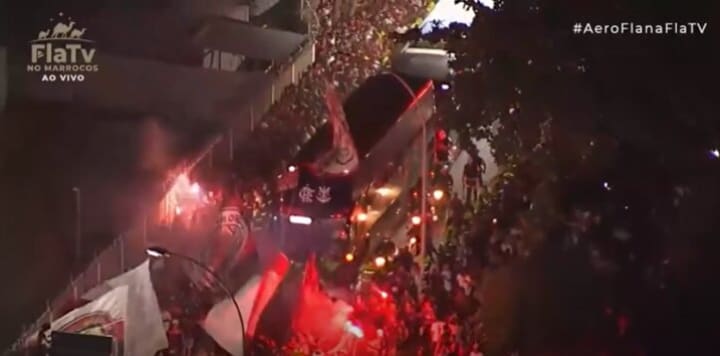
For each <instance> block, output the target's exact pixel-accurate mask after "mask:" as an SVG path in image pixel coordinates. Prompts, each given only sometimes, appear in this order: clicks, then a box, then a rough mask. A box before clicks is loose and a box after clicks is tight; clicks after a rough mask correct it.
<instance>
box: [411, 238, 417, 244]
mask: <svg viewBox="0 0 720 356" xmlns="http://www.w3.org/2000/svg"><path fill="white" fill-rule="evenodd" d="M416 243H417V238H415V237H411V238H410V244H411V245H414V244H416Z"/></svg>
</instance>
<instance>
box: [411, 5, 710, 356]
mask: <svg viewBox="0 0 720 356" xmlns="http://www.w3.org/2000/svg"><path fill="white" fill-rule="evenodd" d="M458 2H464V3H465V4H467V5H468V6H471V7H472V8H474V9H475V11H476V18H475V20H474V22H473V24H472V25H471V26H470V27H469V28H464V27H463V26H454V27H452V28H451V29H449V30H441V31H436V32H434V33H432V34H430V35H428V36H427V37H426V38H425V39H426V40H429V41H440V40H444V41H446V49H447V50H448V51H449V52H451V53H453V54H454V55H455V57H456V58H457V59H456V61H455V62H454V63H453V66H454V69H455V71H456V73H457V75H456V77H455V79H454V83H453V87H452V93H451V94H450V95H446V96H439V100H440V101H441V102H439V103H438V107H439V110H440V111H441V113H442V114H443V116H444V117H445V118H446V121H447V125H448V126H449V127H450V128H452V129H456V130H458V131H460V133H461V135H462V139H461V143H462V144H464V145H465V146H466V147H467V146H468V145H469V142H470V138H487V139H489V140H490V142H491V145H492V148H493V150H494V152H493V153H494V155H495V158H496V160H497V161H498V162H499V163H500V164H501V165H503V166H505V167H506V168H507V169H508V170H509V171H510V172H511V174H508V175H507V179H504V180H502V183H501V184H499V185H498V189H496V192H497V196H496V197H495V198H494V199H492V200H491V201H492V204H489V205H488V206H486V207H485V208H484V209H483V210H482V211H481V212H480V216H478V218H477V221H478V224H480V225H482V224H485V225H487V224H492V223H489V222H490V221H492V219H493V218H497V219H499V220H500V221H501V222H504V223H505V224H506V226H503V227H504V228H506V229H509V228H511V227H518V226H520V225H521V224H522V226H521V228H522V230H523V231H524V235H525V236H526V237H527V236H532V238H531V239H529V240H530V241H529V242H528V243H529V244H530V245H532V246H534V250H535V251H538V252H537V253H535V254H534V257H532V258H531V262H529V263H528V265H534V266H535V267H540V268H541V274H542V273H544V276H542V278H540V280H547V279H548V278H550V277H551V276H549V275H548V273H550V271H554V270H555V269H553V268H551V267H550V266H557V264H558V263H570V262H568V261H564V262H563V261H562V259H558V258H554V261H550V260H551V259H548V260H547V261H546V263H545V264H543V263H541V262H542V260H541V259H542V256H555V253H554V252H552V251H554V250H553V249H555V248H557V249H561V248H562V244H560V243H554V241H555V240H559V239H561V238H562V237H563V236H570V235H572V234H575V233H579V235H581V240H580V242H579V245H578V246H580V247H576V248H575V249H571V250H569V251H570V252H568V254H570V255H572V256H574V257H571V258H570V257H569V258H568V260H570V259H576V257H578V256H580V257H583V258H584V259H586V260H587V261H589V262H591V264H592V265H593V266H594V269H592V271H593V272H592V273H593V275H582V274H578V275H576V276H569V275H568V276H567V277H566V278H575V280H577V279H582V278H593V279H594V278H602V280H603V281H604V282H603V283H602V285H598V286H596V287H595V288H596V290H594V291H593V292H594V293H595V295H600V296H601V298H595V299H597V303H601V301H602V303H605V304H609V305H612V306H615V307H619V308H624V309H626V310H627V313H628V314H630V316H631V318H632V320H633V321H634V323H633V325H634V329H635V330H636V331H637V334H636V338H635V342H637V343H641V344H643V345H644V346H645V347H646V349H648V350H653V347H660V346H661V345H662V346H663V347H666V350H678V351H680V350H682V351H683V353H688V347H699V345H704V343H702V342H701V343H698V342H697V341H707V339H705V340H702V339H700V338H701V337H702V336H704V335H705V334H703V333H702V332H703V331H705V330H706V329H703V328H701V327H700V326H702V325H699V324H691V325H687V322H684V323H683V322H681V320H687V319H680V316H679V315H680V314H675V313H671V312H668V311H669V310H672V309H673V308H672V307H671V305H675V306H676V308H678V309H680V310H682V313H685V314H686V315H688V316H690V315H691V316H693V317H695V316H698V315H699V314H698V313H699V312H700V311H702V310H703V309H704V308H707V307H708V306H710V305H711V304H706V303H705V302H706V301H707V300H706V299H704V298H705V297H704V294H703V292H702V291H703V290H707V288H709V286H710V285H711V284H709V282H710V281H711V280H712V279H713V278H712V272H711V271H712V270H713V269H714V268H715V267H716V266H715V264H716V263H715V262H714V261H715V260H717V259H715V258H713V257H712V256H713V252H712V251H713V250H714V249H713V248H714V247H717V245H718V243H717V239H713V238H712V236H717V232H718V231H719V230H720V225H718V223H717V221H716V219H713V218H712V214H713V211H717V209H718V207H720V191H719V190H718V188H717V183H713V182H717V181H719V178H720V160H718V159H717V157H716V151H712V150H714V149H718V147H719V146H720V124H719V123H720V120H717V119H716V110H714V108H713V107H712V105H711V104H712V101H711V100H712V95H710V93H712V92H713V91H714V87H715V83H714V82H713V80H712V79H711V78H712V75H711V74H713V73H716V69H715V68H714V65H713V63H716V56H717V54H716V53H710V52H709V51H708V50H709V49H710V48H712V44H713V43H718V42H717V39H716V38H715V37H714V36H715V35H713V34H710V33H707V32H706V34H705V35H699V34H696V35H693V36H690V35H686V36H672V35H642V36H641V35H629V34H626V35H619V34H618V35H612V34H606V35H598V34H589V33H586V34H573V31H572V30H573V26H574V24H575V23H578V22H589V23H594V24H614V23H618V21H622V20H619V19H630V18H631V19H633V21H634V22H635V23H636V24H659V23H661V24H664V22H665V21H667V19H672V21H678V22H682V21H686V20H689V21H701V22H702V21H707V20H708V18H707V14H712V13H713V11H712V8H711V6H712V5H711V4H702V3H699V2H698V3H683V4H682V5H679V4H676V3H670V2H649V1H625V2H623V1H615V0H611V1H609V2H608V1H603V2H600V1H584V2H577V1H569V0H567V1H547V0H502V1H496V7H495V9H493V10H491V9H488V8H486V7H484V6H482V5H479V4H478V3H477V2H476V1H472V0H466V1H458ZM493 126H494V129H491V127H493ZM581 212H589V215H587V216H585V215H583V213H581ZM583 216H585V217H583ZM585 220H587V221H585ZM583 224H589V225H590V227H580V228H578V227H577V226H582V225H583ZM476 230H477V231H481V232H482V231H486V232H485V233H486V234H487V233H489V232H488V231H491V230H492V229H487V228H477V229H476ZM480 234H481V235H482V233H480ZM479 238H483V239H485V238H487V236H479ZM547 249H550V250H551V251H550V252H541V251H546V250H547ZM537 256H540V257H537ZM533 259H535V260H533ZM538 259H539V260H538ZM577 263H580V262H577ZM542 268H545V271H544V272H542ZM514 278H530V276H529V275H528V274H527V273H524V272H522V269H521V271H520V272H518V274H516V275H514ZM530 279H531V278H530ZM530 279H528V280H530ZM562 284H563V283H559V284H555V287H552V288H560V287H561V285H562ZM569 284H572V283H569ZM538 288H540V289H542V287H538ZM540 291H541V292H543V293H544V294H545V295H546V296H545V297H544V298H547V299H548V300H549V299H552V298H555V297H557V294H559V293H561V292H560V291H557V293H556V294H555V295H553V292H552V291H545V290H540ZM528 294H529V295H531V294H533V293H530V292H528ZM588 298H589V297H588ZM588 298H585V299H586V300H588ZM590 299H592V298H590ZM597 303H596V304H597ZM593 305H595V304H593ZM598 306H599V304H598ZM531 309H532V308H531ZM523 310H524V313H522V315H521V316H522V317H525V318H529V317H531V316H532V315H533V314H538V313H534V312H533V311H531V310H527V309H523ZM552 317H553V316H547V318H548V319H543V320H544V321H545V323H538V325H539V324H543V325H549V324H552V320H551V319H550V318H552ZM554 317H557V315H555V316H554ZM541 318H542V317H541ZM568 322H571V321H568ZM523 323H524V325H530V324H533V323H532V322H528V321H527V320H525V321H524V322H523ZM679 325H682V327H683V330H682V332H681V331H680V330H678V329H679ZM548 329H552V328H548ZM560 329H563V330H562V331H560ZM526 331H527V330H526ZM538 331H539V330H538V329H535V330H533V331H531V332H538ZM542 331H543V332H547V333H548V334H552V333H553V332H556V331H557V333H565V334H563V335H564V336H566V339H570V338H568V337H567V336H569V335H574V336H579V335H580V334H581V333H585V332H590V333H599V331H598V330H595V329H593V328H592V327H591V326H587V327H585V326H583V327H577V328H572V327H570V328H558V330H542ZM671 331H674V332H675V334H674V337H673V338H670V337H668V336H669V335H670V334H669V333H670V332H671ZM557 333H556V334H557ZM568 333H569V334H568ZM573 333H574V334H573ZM516 334H517V333H516ZM520 334H522V333H520ZM520 334H517V335H520ZM517 335H516V336H517ZM518 338H520V339H523V338H522V337H521V336H518ZM520 339H518V341H517V342H518V343H521V344H522V343H523V341H522V340H520ZM525 339H527V338H525ZM561 339H562V338H561ZM680 345H683V346H682V347H683V348H679V347H680ZM564 346H568V345H564ZM526 347H527V348H530V349H533V350H537V349H542V348H543V347H545V348H551V346H549V345H542V343H541V344H535V345H528V344H526ZM552 347H561V346H558V345H554V346H552Z"/></svg>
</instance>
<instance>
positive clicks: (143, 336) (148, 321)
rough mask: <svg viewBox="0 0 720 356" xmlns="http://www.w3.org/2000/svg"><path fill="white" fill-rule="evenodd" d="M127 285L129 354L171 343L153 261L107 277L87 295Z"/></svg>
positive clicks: (148, 353) (155, 348) (139, 353)
mask: <svg viewBox="0 0 720 356" xmlns="http://www.w3.org/2000/svg"><path fill="white" fill-rule="evenodd" d="M121 286H126V287H127V288H128V308H127V319H126V325H127V333H126V337H125V355H129V356H130V355H154V354H155V353H156V352H157V351H160V350H163V349H166V348H167V347H168V340H167V334H166V333H165V328H164V327H163V322H162V313H161V311H160V304H159V303H158V300H157V295H156V294H155V289H154V288H153V285H152V281H151V280H150V261H149V260H146V261H145V262H143V263H142V264H140V265H139V266H137V267H135V268H134V269H132V270H130V271H129V272H127V273H125V274H122V275H120V276H118V277H115V278H113V279H110V280H108V281H105V282H104V283H103V284H101V285H100V286H98V287H96V288H94V289H92V290H90V292H88V293H87V294H85V296H83V297H84V298H85V299H94V298H93V297H94V296H95V295H97V294H99V293H102V292H103V291H107V290H110V289H113V288H117V287H121Z"/></svg>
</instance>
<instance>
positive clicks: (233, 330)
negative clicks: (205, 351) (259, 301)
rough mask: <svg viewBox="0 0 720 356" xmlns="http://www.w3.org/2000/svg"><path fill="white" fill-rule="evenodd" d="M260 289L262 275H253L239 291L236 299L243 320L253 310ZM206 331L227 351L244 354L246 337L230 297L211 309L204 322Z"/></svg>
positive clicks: (238, 354) (233, 353) (239, 354)
mask: <svg viewBox="0 0 720 356" xmlns="http://www.w3.org/2000/svg"><path fill="white" fill-rule="evenodd" d="M259 290H260V276H254V277H252V278H251V279H250V280H249V281H248V282H247V283H246V284H245V285H244V286H243V287H242V288H241V289H240V290H239V291H237V293H235V301H236V302H237V303H238V306H239V307H240V313H241V314H242V317H243V322H245V321H247V320H248V319H247V318H248V316H249V315H250V313H251V312H252V308H253V304H254V303H255V299H256V298H257V295H258V291H259ZM203 327H204V328H205V331H207V333H208V335H210V336H211V337H212V338H213V339H214V340H215V342H217V343H218V345H220V347H222V348H223V349H225V351H227V352H229V353H230V354H231V355H233V356H242V355H243V343H244V342H245V340H244V339H245V337H244V335H243V333H242V325H240V318H239V316H238V313H237V309H236V308H235V305H234V304H233V301H232V300H231V299H230V298H227V299H225V300H223V301H221V302H220V303H218V304H215V306H214V307H213V308H212V309H210V312H209V313H208V314H207V316H206V317H205V322H204V323H203Z"/></svg>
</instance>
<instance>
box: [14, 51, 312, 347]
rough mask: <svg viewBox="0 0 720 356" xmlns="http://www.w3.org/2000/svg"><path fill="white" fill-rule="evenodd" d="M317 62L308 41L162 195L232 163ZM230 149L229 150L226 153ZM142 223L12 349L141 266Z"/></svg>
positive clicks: (146, 222)
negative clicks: (183, 178)
mask: <svg viewBox="0 0 720 356" xmlns="http://www.w3.org/2000/svg"><path fill="white" fill-rule="evenodd" d="M314 61H315V45H314V43H313V42H312V40H308V41H307V42H305V43H304V44H303V45H302V46H301V47H300V48H299V49H298V50H297V51H296V52H295V53H294V55H293V56H292V57H291V59H290V60H289V61H288V62H287V63H285V64H284V65H283V64H280V65H277V66H276V68H277V70H276V72H275V74H276V78H275V80H274V81H273V84H272V86H271V87H270V88H269V90H268V91H266V92H264V93H258V96H257V97H256V100H254V101H253V102H252V104H251V106H250V108H249V111H248V117H242V118H238V120H235V121H234V125H231V128H230V131H229V132H227V133H225V134H221V135H219V136H217V137H215V138H214V139H213V140H211V141H210V142H209V143H208V144H207V145H206V146H205V148H204V149H203V150H202V151H201V152H199V153H198V154H197V155H196V156H195V157H194V158H193V159H191V160H188V161H185V162H182V163H181V164H179V165H178V167H177V168H176V169H174V170H173V171H172V172H171V173H170V175H169V178H168V179H167V181H165V182H164V183H163V191H165V192H167V191H168V190H169V189H170V187H171V186H172V184H173V183H174V181H175V179H176V177H177V176H178V175H180V174H185V173H190V172H192V171H193V169H195V168H196V167H199V166H201V165H202V164H203V161H207V160H212V159H213V157H217V156H222V155H221V153H222V152H227V153H228V155H229V157H228V158H230V159H232V153H231V152H232V140H234V139H236V138H237V137H243V136H241V135H238V134H237V133H238V132H240V133H244V132H252V131H253V130H254V128H255V125H256V124H257V123H256V122H255V118H256V117H258V118H262V116H264V114H265V113H267V112H268V111H269V110H270V108H271V107H272V105H273V104H274V103H275V102H276V101H278V100H279V99H280V97H281V96H282V93H283V91H284V90H285V89H286V88H288V87H289V86H290V85H293V84H295V83H297V82H298V81H299V80H300V78H301V76H302V75H303V73H304V72H305V71H306V70H308V69H309V68H310V66H311V65H312V64H313V62H314ZM247 138H249V137H247ZM228 146H229V147H230V148H229V149H226V148H227V147H228ZM142 220H143V221H142V222H141V223H140V224H139V225H140V226H139V227H135V228H133V229H131V230H130V231H127V232H126V233H124V234H122V235H120V236H118V237H117V238H116V239H115V240H114V241H113V242H112V243H111V244H110V245H109V246H108V247H107V248H105V249H104V250H103V251H102V252H100V253H99V254H98V255H97V256H96V257H95V258H94V259H93V261H92V262H91V263H90V264H89V266H88V267H87V268H86V269H85V270H84V271H83V272H81V273H79V274H78V275H76V276H74V277H73V278H72V279H71V280H70V283H69V284H68V285H67V287H66V288H65V289H64V290H63V291H62V292H60V293H59V294H58V295H57V296H56V297H55V298H54V299H52V300H49V301H48V302H47V303H46V310H45V312H43V314H42V315H41V316H40V317H39V318H38V319H37V320H36V321H35V322H34V323H33V324H32V325H25V326H24V327H23V332H22V334H21V337H20V338H19V340H18V341H17V342H16V344H15V345H14V346H13V349H17V348H18V346H21V345H23V344H24V342H25V341H26V340H28V339H29V338H30V337H31V336H33V333H35V332H36V331H37V330H38V329H39V327H40V326H41V325H42V324H44V323H46V322H52V320H53V317H57V316H59V314H60V313H62V312H66V311H67V310H65V309H66V307H67V306H68V305H69V303H71V302H73V301H77V300H78V298H80V297H82V296H83V294H85V293H87V292H88V291H90V290H91V289H92V288H94V287H96V286H98V285H99V284H101V283H102V282H103V281H105V280H108V279H110V278H113V277H115V276H118V275H120V274H122V273H124V272H126V271H128V270H129V269H131V268H133V267H135V266H137V265H139V264H140V263H142V262H143V261H144V260H145V259H146V258H147V256H146V247H147V244H146V242H147V238H148V229H149V228H152V227H153V226H154V223H155V214H154V213H150V214H146V216H145V218H144V219H142Z"/></svg>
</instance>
